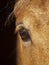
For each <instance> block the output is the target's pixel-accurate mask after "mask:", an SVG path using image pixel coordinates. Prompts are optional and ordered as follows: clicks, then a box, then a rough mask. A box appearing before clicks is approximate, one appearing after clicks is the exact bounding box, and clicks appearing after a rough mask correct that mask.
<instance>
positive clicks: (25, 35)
mask: <svg viewBox="0 0 49 65" xmlns="http://www.w3.org/2000/svg"><path fill="white" fill-rule="evenodd" d="M19 33H20V36H21V38H22V40H23V41H29V40H30V36H29V33H28V30H27V29H25V28H21V29H20V30H19Z"/></svg>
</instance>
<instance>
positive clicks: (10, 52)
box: [0, 0, 16, 65]
mask: <svg viewBox="0 0 49 65" xmlns="http://www.w3.org/2000/svg"><path fill="white" fill-rule="evenodd" d="M14 4H15V0H0V65H3V64H5V65H15V64H16V49H15V48H16V47H15V46H16V43H15V40H16V35H15V34H14V29H15V18H13V22H12V23H11V24H10V25H8V26H7V28H5V26H4V24H5V21H6V19H7V17H8V15H9V14H10V13H11V12H12V11H13V8H14Z"/></svg>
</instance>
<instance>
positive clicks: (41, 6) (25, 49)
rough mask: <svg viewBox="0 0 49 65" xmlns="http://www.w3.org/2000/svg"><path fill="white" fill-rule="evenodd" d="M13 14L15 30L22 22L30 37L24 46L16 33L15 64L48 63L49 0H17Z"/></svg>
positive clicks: (34, 64) (36, 64)
mask: <svg viewBox="0 0 49 65" xmlns="http://www.w3.org/2000/svg"><path fill="white" fill-rule="evenodd" d="M14 14H15V17H16V32H17V29H19V28H18V27H19V25H18V24H19V23H23V24H24V27H26V28H27V29H28V30H29V33H30V37H31V42H30V43H29V42H27V44H30V45H27V46H26V45H25V42H23V41H22V39H21V36H20V35H19V33H17V34H18V37H17V42H16V44H17V45H16V52H17V65H49V0H19V1H18V2H17V3H16V4H15V7H14ZM18 31H19V30H18Z"/></svg>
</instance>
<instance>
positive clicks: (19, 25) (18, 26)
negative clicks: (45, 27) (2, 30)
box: [16, 23, 29, 32]
mask: <svg viewBox="0 0 49 65" xmlns="http://www.w3.org/2000/svg"><path fill="white" fill-rule="evenodd" d="M22 27H23V28H25V29H26V30H29V29H27V28H26V27H25V26H24V24H23V23H19V24H17V26H16V32H18V31H19V30H20V29H21V28H22Z"/></svg>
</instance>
